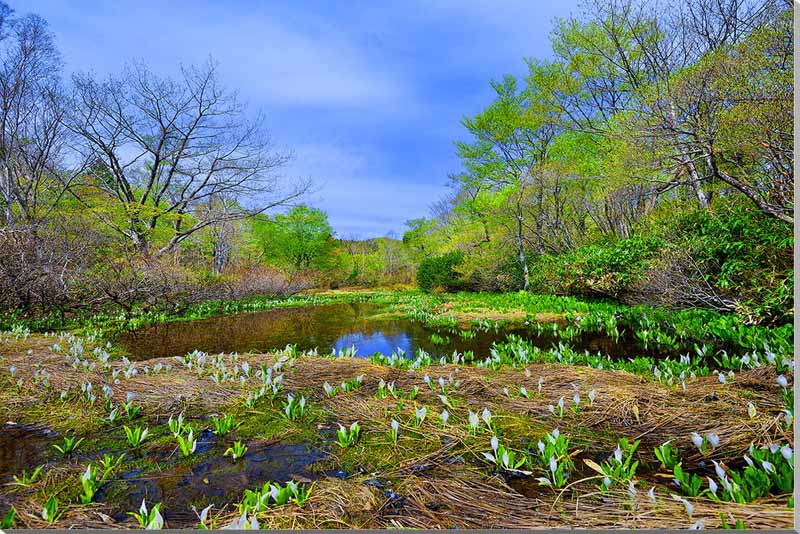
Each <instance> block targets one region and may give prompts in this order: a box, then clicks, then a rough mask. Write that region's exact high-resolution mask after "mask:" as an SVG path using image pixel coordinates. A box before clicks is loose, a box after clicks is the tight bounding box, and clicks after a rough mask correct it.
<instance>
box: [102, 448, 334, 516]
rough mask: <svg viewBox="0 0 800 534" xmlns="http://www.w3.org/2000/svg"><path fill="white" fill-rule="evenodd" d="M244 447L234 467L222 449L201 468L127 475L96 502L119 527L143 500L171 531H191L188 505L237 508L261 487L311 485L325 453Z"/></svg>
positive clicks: (191, 466)
mask: <svg viewBox="0 0 800 534" xmlns="http://www.w3.org/2000/svg"><path fill="white" fill-rule="evenodd" d="M248 447H249V448H248V451H247V454H246V455H245V456H244V458H241V459H239V460H238V461H237V462H236V463H233V462H232V461H231V459H230V457H228V458H225V457H223V456H222V450H221V449H220V451H218V452H219V453H218V454H217V453H216V452H214V453H213V456H212V457H208V458H205V459H203V460H201V461H200V462H199V463H195V464H188V463H186V462H185V461H181V462H180V463H179V464H178V465H176V466H175V467H174V468H171V469H169V470H166V471H162V472H147V473H141V472H139V471H135V472H129V473H126V474H124V475H122V477H121V478H120V479H118V480H115V481H112V482H109V483H108V484H107V485H106V486H105V487H103V488H102V489H101V491H100V492H98V495H97V501H99V502H107V503H110V504H111V505H112V509H113V513H112V514H111V515H112V516H113V517H114V519H116V520H117V521H123V520H126V519H128V515H127V512H130V511H135V510H138V508H139V506H140V505H141V502H142V499H145V500H146V502H147V503H148V505H150V504H153V503H157V502H160V503H162V505H161V510H162V513H163V515H164V517H165V519H166V520H167V522H168V524H169V525H170V526H171V527H177V526H182V525H183V526H194V525H195V524H196V523H197V518H196V516H195V515H194V512H192V505H195V507H196V508H197V510H198V511H199V510H200V509H202V508H204V507H205V506H207V505H209V504H214V509H215V510H217V511H219V510H220V509H221V508H222V507H223V506H224V505H225V504H229V503H238V502H239V501H240V500H241V498H242V494H243V493H244V490H246V489H256V488H260V487H261V486H263V485H264V483H265V482H269V481H272V482H281V483H285V482H287V481H289V480H298V481H307V482H310V481H311V480H313V479H315V478H317V477H318V476H319V475H318V474H315V473H313V472H312V471H311V470H310V469H309V467H310V466H311V465H312V464H314V463H316V462H319V461H320V460H322V459H324V458H325V457H326V455H327V454H326V452H325V451H324V450H323V449H321V448H317V447H315V446H312V445H309V444H306V443H299V444H286V443H276V444H268V445H264V444H261V445H260V444H259V443H258V442H253V443H249V444H248ZM198 448H199V443H198ZM217 448H220V447H217ZM198 452H199V451H198Z"/></svg>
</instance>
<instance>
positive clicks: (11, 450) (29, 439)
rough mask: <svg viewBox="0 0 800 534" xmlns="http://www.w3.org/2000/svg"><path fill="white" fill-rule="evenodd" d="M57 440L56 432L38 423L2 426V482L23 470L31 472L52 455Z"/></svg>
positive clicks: (0, 469)
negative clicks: (53, 445)
mask: <svg viewBox="0 0 800 534" xmlns="http://www.w3.org/2000/svg"><path fill="white" fill-rule="evenodd" d="M57 442H58V440H57V439H56V433H55V432H52V431H50V430H48V429H46V428H43V427H40V426H37V425H18V424H8V423H7V424H4V425H2V426H0V484H2V483H6V482H10V481H12V477H13V475H17V476H20V475H22V471H23V470H27V471H28V474H30V473H31V472H32V471H33V470H34V469H36V468H37V467H38V466H40V465H41V464H42V463H44V461H45V459H46V457H47V456H48V455H51V453H52V451H53V449H52V444H53V443H57ZM40 476H41V475H40Z"/></svg>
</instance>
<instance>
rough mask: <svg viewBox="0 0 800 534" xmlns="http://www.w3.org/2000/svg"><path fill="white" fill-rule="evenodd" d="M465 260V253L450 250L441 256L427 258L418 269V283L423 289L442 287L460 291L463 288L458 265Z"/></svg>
mask: <svg viewBox="0 0 800 534" xmlns="http://www.w3.org/2000/svg"><path fill="white" fill-rule="evenodd" d="M463 262H464V255H463V254H462V253H460V252H448V253H447V254H442V255H441V256H431V257H429V258H425V259H424V260H422V261H421V262H420V264H419V269H418V270H417V285H419V287H420V289H422V290H423V291H432V290H434V289H442V290H445V291H458V290H459V289H462V288H463V282H462V281H461V279H460V275H459V273H458V272H457V271H456V269H455V268H456V267H458V266H459V265H461V264H462V263H463Z"/></svg>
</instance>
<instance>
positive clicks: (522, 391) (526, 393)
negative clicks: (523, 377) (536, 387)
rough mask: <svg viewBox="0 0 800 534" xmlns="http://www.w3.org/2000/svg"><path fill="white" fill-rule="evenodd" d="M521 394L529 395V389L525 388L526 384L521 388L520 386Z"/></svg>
mask: <svg viewBox="0 0 800 534" xmlns="http://www.w3.org/2000/svg"><path fill="white" fill-rule="evenodd" d="M519 394H520V395H522V396H523V397H527V396H528V390H527V389H526V388H525V386H522V387H521V388H519Z"/></svg>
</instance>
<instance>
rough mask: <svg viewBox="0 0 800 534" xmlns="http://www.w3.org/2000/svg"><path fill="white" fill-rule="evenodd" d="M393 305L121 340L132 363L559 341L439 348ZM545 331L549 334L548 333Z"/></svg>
mask: <svg viewBox="0 0 800 534" xmlns="http://www.w3.org/2000/svg"><path fill="white" fill-rule="evenodd" d="M389 311H391V310H390V309H389V308H387V307H384V306H380V305H376V304H371V303H353V304H332V305H325V306H309V307H301V308H280V309H274V310H269V311H264V312H257V313H242V314H237V315H226V316H221V317H213V318H210V319H201V320H197V321H189V322H175V323H166V324H159V325H156V326H153V327H150V328H145V329H142V330H139V331H136V332H133V333H129V334H126V335H124V336H123V337H121V338H120V342H121V343H122V344H123V345H125V347H126V348H127V349H128V352H129V353H130V354H131V356H132V358H134V359H139V360H145V359H148V358H156V357H164V356H178V355H183V354H186V353H188V352H191V351H193V350H200V351H203V352H208V353H219V352H240V353H243V352H248V351H253V352H264V351H268V350H271V349H276V348H283V347H285V346H286V345H287V344H295V345H297V348H298V349H299V350H311V349H315V348H316V349H318V350H319V351H320V353H329V352H330V351H331V349H335V350H336V351H339V350H344V349H347V348H349V347H351V346H355V347H356V348H357V349H358V353H357V355H358V356H362V357H369V356H371V355H373V354H375V353H381V354H384V355H389V354H391V353H392V352H393V351H395V350H397V349H398V348H400V349H402V350H404V351H406V353H407V354H409V355H412V354H413V353H414V352H415V351H416V350H418V349H420V348H421V349H424V350H425V351H426V352H428V353H430V354H432V355H433V356H437V357H438V356H446V355H450V354H452V353H453V351H454V350H457V351H458V352H464V351H473V353H474V354H475V356H476V357H477V358H481V359H482V358H485V357H486V356H488V355H489V351H490V350H491V347H492V343H494V342H495V341H502V340H504V339H505V338H506V337H507V335H508V334H517V335H520V336H522V337H523V338H526V339H530V340H532V341H534V342H535V343H536V344H537V345H538V346H540V347H542V348H546V349H549V348H550V347H551V346H553V344H554V343H557V342H558V340H557V339H556V338H554V337H553V336H552V334H550V335H548V334H547V333H546V332H545V333H542V334H536V333H535V332H534V331H530V330H528V329H526V328H522V327H511V328H507V329H504V330H500V331H497V332H495V331H489V332H483V331H479V330H473V332H474V334H475V336H474V337H472V338H469V339H465V338H462V337H461V336H460V335H459V334H458V333H452V332H449V331H440V332H438V335H441V336H443V337H444V338H446V342H445V343H440V344H437V343H434V342H433V341H432V340H431V335H432V334H434V333H437V331H436V330H435V329H431V328H426V327H425V326H423V325H422V324H421V323H419V322H414V321H411V320H408V319H403V318H397V317H392V316H387V315H386V312H389ZM545 330H547V329H545ZM568 343H569V345H571V346H572V347H573V348H574V349H576V350H579V351H583V350H588V351H590V352H593V353H594V352H597V351H600V352H602V353H603V354H610V355H612V356H617V357H627V356H631V355H635V354H644V353H645V351H642V350H641V349H640V348H638V347H637V346H636V345H635V344H634V343H631V342H626V341H625V340H624V339H623V340H618V341H615V340H613V339H611V338H610V337H608V336H605V335H603V334H596V333H586V332H584V333H582V334H581V335H580V336H578V337H575V338H573V339H570V340H569V341H568Z"/></svg>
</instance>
